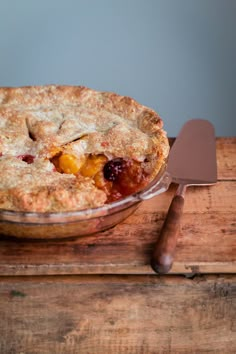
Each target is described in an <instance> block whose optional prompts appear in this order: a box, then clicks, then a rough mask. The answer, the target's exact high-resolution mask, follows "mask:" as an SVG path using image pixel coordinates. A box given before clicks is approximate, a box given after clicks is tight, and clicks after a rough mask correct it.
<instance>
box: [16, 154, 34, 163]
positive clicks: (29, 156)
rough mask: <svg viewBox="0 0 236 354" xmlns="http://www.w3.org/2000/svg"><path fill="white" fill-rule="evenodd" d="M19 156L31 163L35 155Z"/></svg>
mask: <svg viewBox="0 0 236 354" xmlns="http://www.w3.org/2000/svg"><path fill="white" fill-rule="evenodd" d="M17 158H18V159H20V160H22V161H24V162H26V163H28V164H31V163H33V162H34V159H35V156H33V155H18V156H17Z"/></svg>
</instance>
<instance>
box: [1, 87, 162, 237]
mask: <svg viewBox="0 0 236 354" xmlns="http://www.w3.org/2000/svg"><path fill="white" fill-rule="evenodd" d="M168 152H169V144H168V139H167V136H166V132H165V131H164V130H163V122H162V120H161V118H160V117H159V116H158V114H157V113H156V112H155V111H153V110H152V109H150V108H148V107H145V106H143V105H141V104H139V103H138V102H137V101H135V100H134V99H132V98H130V97H124V96H120V95H117V94H115V93H111V92H99V91H95V90H92V89H89V88H86V87H82V86H56V85H48V86H31V87H19V88H0V233H1V234H4V235H9V236H16V237H24V238H61V237H72V236H81V235H87V234H91V233H95V232H99V231H102V230H105V229H107V228H109V227H112V226H114V225H116V224H117V223H119V222H120V221H122V220H124V218H126V217H127V216H128V215H130V214H131V213H132V212H133V211H134V210H135V209H136V208H137V206H138V204H139V203H140V202H141V201H142V200H144V199H148V198H151V197H152V196H154V195H157V194H159V193H160V192H163V191H164V190H166V189H167V188H168V185H169V178H168V175H166V174H165V173H164V170H165V164H166V160H167V157H168Z"/></svg>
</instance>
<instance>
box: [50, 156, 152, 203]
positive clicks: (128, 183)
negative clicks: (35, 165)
mask: <svg viewBox="0 0 236 354" xmlns="http://www.w3.org/2000/svg"><path fill="white" fill-rule="evenodd" d="M51 162H52V163H53V164H54V166H55V168H56V170H57V171H58V172H60V173H68V174H74V175H82V176H83V177H89V178H92V179H93V180H94V183H95V185H96V187H97V188H99V189H101V190H103V191H104V192H105V193H106V194H107V201H108V202H112V201H115V200H118V199H120V198H122V197H125V196H127V195H129V194H132V193H135V192H137V191H138V190H140V189H141V188H142V187H144V186H145V185H146V183H147V181H148V176H149V174H148V173H147V172H146V171H145V169H144V167H143V164H142V163H141V162H137V161H135V160H133V159H124V158H114V159H112V160H108V158H107V157H106V156H105V155H103V154H98V155H93V154H90V155H88V156H85V155H84V156H82V157H77V156H74V155H72V154H67V153H59V154H57V155H55V156H54V157H53V158H52V159H51Z"/></svg>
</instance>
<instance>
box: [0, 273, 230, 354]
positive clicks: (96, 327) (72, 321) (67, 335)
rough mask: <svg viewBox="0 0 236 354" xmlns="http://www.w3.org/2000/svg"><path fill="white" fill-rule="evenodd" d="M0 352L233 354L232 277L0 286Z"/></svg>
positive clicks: (57, 280)
mask: <svg viewBox="0 0 236 354" xmlns="http://www.w3.org/2000/svg"><path fill="white" fill-rule="evenodd" d="M0 299H1V301H0V314H1V321H0V352H1V353H4V354H10V353H11V354H19V353H24V354H47V353H50V354H51V353H57V354H65V353H66V354H72V353H73V354H74V353H79V354H85V353H86V354H92V353H96V354H100V353H101V354H110V353H112V354H116V353H117V354H122V353H131V354H132V353H134V354H136V353H138V354H139V353H140V354H141V353H145V354H157V353H182V354H184V353H186V354H189V353H196V354H198V353H211V352H212V353H220V354H224V353H225V354H230V353H235V352H236V335H235V334H236V277H235V276H224V277H221V276H199V277H195V278H194V279H186V278H183V277H180V276H178V277H174V276H165V277H156V276H129V277H124V276H123V277H121V276H107V277H104V276H89V277H86V276H84V277H83V276H80V277H77V276H74V277H63V276H60V277H53V276H52V277H46V278H42V277H36V278H31V277H28V278H23V279H22V278H18V279H14V278H10V279H7V278H5V279H4V278H2V279H1V282H0Z"/></svg>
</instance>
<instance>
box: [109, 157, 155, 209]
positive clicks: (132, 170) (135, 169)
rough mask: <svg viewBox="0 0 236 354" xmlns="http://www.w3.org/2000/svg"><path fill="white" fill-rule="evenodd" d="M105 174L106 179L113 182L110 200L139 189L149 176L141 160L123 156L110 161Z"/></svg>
mask: <svg viewBox="0 0 236 354" xmlns="http://www.w3.org/2000/svg"><path fill="white" fill-rule="evenodd" d="M103 174H104V178H105V179H106V180H108V181H111V182H113V183H112V188H111V191H110V195H109V197H108V199H109V202H111V201H114V200H117V199H120V198H122V197H124V196H127V195H129V194H132V193H135V192H137V191H139V190H140V189H142V187H144V186H145V184H146V182H147V177H148V174H147V173H146V172H145V171H144V169H143V167H142V165H141V163H140V162H137V161H134V160H132V159H123V158H116V159H113V160H110V161H108V162H107V163H106V164H105V166H104V168H103Z"/></svg>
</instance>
